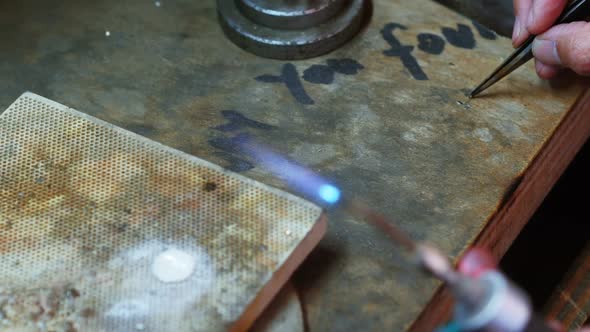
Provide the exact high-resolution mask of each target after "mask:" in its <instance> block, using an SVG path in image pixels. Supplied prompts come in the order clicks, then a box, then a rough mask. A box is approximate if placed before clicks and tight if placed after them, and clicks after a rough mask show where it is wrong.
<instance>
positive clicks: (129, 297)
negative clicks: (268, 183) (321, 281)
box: [0, 94, 321, 331]
mask: <svg viewBox="0 0 590 332" xmlns="http://www.w3.org/2000/svg"><path fill="white" fill-rule="evenodd" d="M0 156H1V157H2V159H0V169H2V177H1V178H0V285H2V286H1V288H0V312H1V313H2V320H1V321H0V329H1V330H2V331H36V330H40V331H47V330H48V331H56V330H57V331H65V330H68V331H74V330H78V331H130V330H134V329H135V330H145V331H223V330H225V329H226V328H228V327H231V326H232V325H234V324H235V323H236V322H237V321H239V320H240V318H241V316H242V315H244V313H245V312H246V310H247V307H248V305H249V304H250V303H251V302H252V301H253V300H254V299H255V298H256V297H257V295H258V294H259V293H260V292H261V289H262V288H263V287H264V286H265V284H266V283H268V282H269V281H270V279H271V277H273V275H274V274H275V273H277V271H278V270H279V268H281V266H282V265H283V264H285V262H286V261H287V259H288V258H289V256H291V255H292V254H293V253H294V251H295V249H296V248H297V246H298V245H300V243H301V242H302V241H303V239H304V238H305V237H306V236H307V235H308V233H310V232H311V230H312V228H313V226H314V225H315V223H316V221H317V220H318V219H319V218H320V215H321V209H320V208H318V207H317V206H314V205H312V204H310V203H308V202H306V201H303V200H301V199H299V198H297V197H294V196H291V195H289V194H285V193H282V192H280V191H278V190H275V189H271V188H268V187H265V186H264V185H260V184H258V183H256V182H254V181H252V180H249V179H246V178H244V177H242V176H239V175H236V174H233V173H229V172H226V171H224V170H223V169H221V168H219V167H217V166H215V165H211V164H209V163H207V162H204V161H202V160H199V159H197V158H194V157H191V156H188V155H186V154H184V153H181V152H178V151H175V150H172V149H169V148H166V147H163V146H161V145H160V144H157V143H154V142H150V141H148V140H145V139H143V138H141V137H138V136H136V135H134V134H132V133H129V132H125V131H123V130H120V129H118V128H114V127H112V126H110V125H108V124H106V123H103V122H100V121H96V120H95V119H92V118H90V117H87V116H85V115H84V114H81V113H78V112H76V111H74V110H71V109H68V108H67V107H64V106H62V105H59V104H57V103H53V102H51V101H48V100H46V99H44V98H39V97H38V96H36V95H34V94H27V95H24V96H23V97H21V98H19V99H18V100H17V101H16V102H15V103H14V104H13V105H12V106H11V107H10V108H9V109H8V110H7V111H6V112H4V113H3V114H2V115H1V116H0Z"/></svg>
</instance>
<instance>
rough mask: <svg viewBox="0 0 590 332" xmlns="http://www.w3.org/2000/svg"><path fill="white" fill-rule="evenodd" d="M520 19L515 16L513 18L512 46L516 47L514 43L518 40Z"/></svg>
mask: <svg viewBox="0 0 590 332" xmlns="http://www.w3.org/2000/svg"><path fill="white" fill-rule="evenodd" d="M520 26H521V24H520V18H519V17H518V16H516V17H515V18H514V30H513V31H512V44H513V45H515V46H516V41H517V40H518V37H520V31H521V29H520Z"/></svg>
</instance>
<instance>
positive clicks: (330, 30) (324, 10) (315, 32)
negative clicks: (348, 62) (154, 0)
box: [217, 0, 368, 60]
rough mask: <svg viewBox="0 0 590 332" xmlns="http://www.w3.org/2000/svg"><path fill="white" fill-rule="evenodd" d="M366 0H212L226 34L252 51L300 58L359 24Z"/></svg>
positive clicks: (342, 38) (327, 47)
mask: <svg viewBox="0 0 590 332" xmlns="http://www.w3.org/2000/svg"><path fill="white" fill-rule="evenodd" d="M366 1H368V0H316V1H306V0H289V1H287V0H283V1H270V0H217V11H218V14H219V20H220V23H221V26H222V28H223V30H224V32H225V34H226V36H227V37H228V38H229V39H230V40H231V41H233V42H234V43H235V44H236V45H238V46H240V47H241V48H243V49H245V50H246V51H249V52H252V53H254V54H256V55H259V56H262V57H267V58H275V59H282V60H294V59H305V58H311V57H314V56H318V55H321V54H324V53H327V52H330V51H332V50H334V49H335V48H337V47H339V46H340V45H342V44H343V43H345V42H346V41H348V40H349V39H351V38H352V37H353V36H354V35H355V34H356V33H357V32H358V31H359V30H360V27H361V24H362V21H363V17H364V14H365V10H364V9H365V3H366Z"/></svg>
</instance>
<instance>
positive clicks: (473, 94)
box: [467, 88, 481, 99]
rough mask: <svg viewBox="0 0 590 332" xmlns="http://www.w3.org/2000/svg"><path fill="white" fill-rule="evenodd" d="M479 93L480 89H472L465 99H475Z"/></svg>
mask: <svg viewBox="0 0 590 332" xmlns="http://www.w3.org/2000/svg"><path fill="white" fill-rule="evenodd" d="M480 92H481V89H480V88H475V89H473V91H471V92H470V93H469V95H468V96H467V97H469V99H471V98H474V97H476V96H477V95H478V94H479V93H480Z"/></svg>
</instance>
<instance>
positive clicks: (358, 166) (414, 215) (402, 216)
mask: <svg viewBox="0 0 590 332" xmlns="http://www.w3.org/2000/svg"><path fill="white" fill-rule="evenodd" d="M0 22H2V23H1V28H0V41H1V44H0V45H1V46H0V47H1V49H0V106H1V107H2V108H3V109H4V108H6V107H8V106H9V105H10V104H11V103H12V102H13V101H14V100H15V99H16V98H17V97H18V96H19V95H20V94H22V93H23V92H25V91H32V92H34V93H37V94H40V95H42V96H45V97H47V98H50V99H52V100H55V101H57V102H59V103H62V104H65V105H68V106H71V107H74V108H76V109H78V110H81V111H83V112H86V113H88V114H90V115H92V116H95V117H97V118H100V119H102V120H105V121H108V122H111V123H113V124H115V125H117V126H121V127H123V128H125V129H128V130H131V131H133V132H135V133H138V134H140V135H143V136H145V137H147V138H150V139H153V140H155V141H157V142H160V143H163V144H165V145H169V146H171V147H173V148H177V149H179V150H182V151H184V152H187V153H189V154H192V155H195V156H198V157H200V158H203V159H206V160H209V161H212V162H214V163H217V164H219V165H221V166H224V167H227V168H229V169H231V170H233V171H236V172H240V173H242V174H244V175H246V176H248V177H251V178H254V179H256V180H259V181H261V182H264V183H266V184H270V185H273V186H276V187H279V188H283V189H286V190H289V188H286V187H285V186H284V184H283V183H281V182H280V181H278V180H277V179H276V178H274V177H273V176H271V175H270V174H268V173H266V172H265V171H264V170H263V169H261V168H260V167H257V164H256V162H255V160H251V159H249V158H248V156H244V155H241V154H240V151H239V149H236V148H235V143H236V142H237V141H238V140H240V139H243V138H244V137H251V138H255V139H257V140H259V141H261V142H264V143H266V144H269V145H271V146H272V147H273V148H274V149H276V150H277V151H280V152H282V153H285V154H286V155H288V156H290V157H291V158H293V159H295V160H297V161H298V162H300V163H302V164H305V165H309V166H310V167H312V168H313V169H314V170H316V171H318V172H320V173H321V174H322V175H324V176H326V177H328V178H330V179H333V180H334V181H335V182H336V183H338V184H339V185H340V186H341V188H342V190H343V191H344V192H345V193H347V194H350V195H354V196H358V197H361V198H362V199H363V200H365V201H366V202H367V203H368V204H369V205H371V206H372V207H374V208H375V209H377V210H379V211H381V212H383V213H384V214H386V215H388V216H391V217H392V218H394V219H395V220H396V222H397V223H398V224H399V225H400V227H402V228H403V229H404V230H406V231H408V232H409V233H410V234H411V236H412V237H413V238H414V239H416V240H420V241H427V242H430V243H433V244H435V245H437V246H438V247H440V248H441V249H443V250H444V251H445V252H447V253H449V255H451V257H453V258H455V259H458V258H459V257H460V256H461V255H462V253H464V252H465V250H466V249H467V248H469V247H470V246H472V245H482V246H485V247H488V248H490V249H491V250H492V252H493V253H494V255H496V257H500V256H501V255H503V253H504V252H505V251H506V250H507V248H508V247H509V246H510V244H511V242H512V241H513V240H514V238H515V237H516V236H517V235H518V233H519V231H520V230H521V229H522V227H523V226H524V225H525V223H526V221H527V220H528V218H529V217H530V215H531V214H532V213H533V212H534V211H535V209H536V207H537V206H538V205H539V204H540V202H541V201H542V199H543V197H544V196H545V195H546V193H547V192H548V191H549V190H550V188H551V186H552V185H553V184H554V182H555V181H556V180H557V178H558V177H559V176H560V174H561V173H562V172H563V170H564V169H565V168H566V166H567V165H568V163H569V162H570V161H571V159H572V158H573V156H574V155H575V153H576V152H577V151H578V149H579V148H580V146H581V145H582V144H583V142H585V141H586V139H587V137H588V135H589V133H590V112H588V107H590V104H589V103H590V94H589V93H587V92H585V87H584V82H582V81H581V80H579V79H574V78H573V77H572V76H567V75H566V76H564V77H561V78H560V79H558V80H556V81H554V82H552V83H547V82H542V81H540V80H539V79H537V78H536V76H535V74H534V71H533V69H532V64H529V65H528V66H527V67H526V68H524V69H521V70H518V71H517V72H515V73H514V74H513V75H512V76H511V77H509V78H507V79H505V80H504V81H502V82H500V83H499V84H497V85H496V86H494V87H493V88H491V89H490V90H489V91H486V93H485V94H483V95H482V96H481V98H477V99H473V100H469V99H468V98H467V97H466V93H467V92H468V91H469V89H470V88H472V87H474V86H475V85H477V83H479V82H480V81H481V80H482V79H483V78H484V77H485V76H486V75H487V74H488V73H489V72H491V71H492V69H493V68H494V67H495V66H497V65H498V64H499V63H500V62H501V60H502V59H503V58H504V57H506V56H507V55H508V54H509V52H510V50H511V47H510V42H509V41H508V40H507V39H505V38H501V37H499V36H497V35H496V34H494V33H493V32H491V31H489V30H487V29H486V28H484V27H483V26H481V25H479V24H477V23H476V22H472V21H471V20H469V19H467V18H465V17H463V16H461V15H459V14H457V13H455V12H452V11H450V10H449V9H446V8H444V7H442V6H441V5H439V4H436V3H434V2H431V1H428V0H414V1H402V0H394V1H389V0H377V1H374V3H373V13H372V18H371V20H370V22H369V24H368V25H367V26H366V27H365V28H364V29H363V30H362V32H361V33H360V34H359V35H358V36H357V37H356V38H354V39H353V40H352V41H351V42H349V43H347V44H346V45H344V46H343V47H341V48H340V49H338V50H336V51H334V52H332V53H330V54H327V55H324V56H321V57H318V58H313V59H309V60H303V61H292V62H289V61H279V60H268V59H264V58H260V57H257V56H254V55H252V54H250V53H247V52H245V51H243V50H241V49H240V48H238V47H236V46H235V45H234V44H232V43H231V42H230V41H229V40H227V39H226V38H225V37H224V35H223V32H222V31H221V28H220V26H219V24H218V21H217V14H216V10H215V3H214V2H213V1H188V0H186V1H161V2H159V5H158V6H156V5H155V4H154V2H152V1H147V0H145V1H143V0H142V1H139V0H133V1H114V0H99V1H92V2H80V1H73V0H66V1H61V2H57V3H49V2H38V1H31V0H26V1H25V0H23V1H18V2H6V1H5V2H1V3H0ZM584 110H585V111H584ZM329 219H330V221H329V230H328V234H327V236H326V237H325V239H324V240H323V241H322V242H321V244H320V246H319V247H318V248H316V250H315V251H314V252H313V253H312V254H311V256H310V257H309V258H308V259H307V260H306V261H305V263H304V264H303V266H302V267H301V268H300V269H299V270H298V271H297V272H296V274H295V275H294V278H293V282H294V285H295V288H296V289H297V291H298V293H299V296H300V299H301V302H302V306H303V311H304V313H305V316H306V324H307V326H308V327H309V329H310V330H311V331H356V330H358V331H381V330H387V331H400V330H407V329H413V330H414V331H427V330H431V329H432V327H434V326H435V325H436V324H438V323H440V322H441V320H444V319H445V318H447V317H448V314H449V310H450V307H449V303H450V302H449V296H448V294H446V293H445V292H444V290H443V289H442V288H441V287H440V284H439V283H437V282H436V281H434V280H432V279H429V278H427V277H426V276H424V275H422V274H421V273H420V272H419V271H415V270H414V268H413V266H412V265H411V264H410V263H409V262H408V261H407V260H406V257H405V256H403V255H402V254H401V253H400V252H399V251H398V249H397V248H396V247H394V246H393V245H392V244H391V243H390V242H389V241H388V239H387V238H386V237H385V236H383V235H382V234H379V232H377V231H376V230H374V229H373V228H371V227H370V226H368V225H366V224H365V223H363V222H361V221H359V220H353V219H352V218H351V217H348V216H346V215H344V214H342V213H340V212H338V211H335V212H333V213H331V214H330V216H329Z"/></svg>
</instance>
